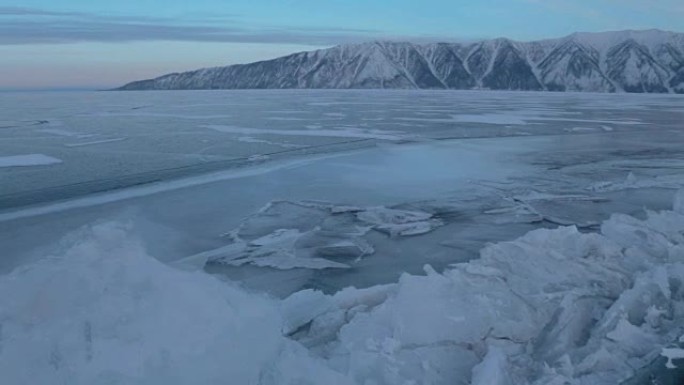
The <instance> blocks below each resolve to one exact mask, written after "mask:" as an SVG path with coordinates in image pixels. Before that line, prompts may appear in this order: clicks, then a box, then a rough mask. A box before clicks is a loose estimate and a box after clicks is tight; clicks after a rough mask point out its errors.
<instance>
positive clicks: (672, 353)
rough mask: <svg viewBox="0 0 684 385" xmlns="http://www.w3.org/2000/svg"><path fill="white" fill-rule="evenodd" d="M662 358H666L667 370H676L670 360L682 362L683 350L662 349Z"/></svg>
mask: <svg viewBox="0 0 684 385" xmlns="http://www.w3.org/2000/svg"><path fill="white" fill-rule="evenodd" d="M661 355H662V356H663V357H666V358H667V364H665V365H666V366H667V368H668V369H677V367H676V366H675V364H674V363H672V360H682V359H684V349H680V348H663V351H662V353H661Z"/></svg>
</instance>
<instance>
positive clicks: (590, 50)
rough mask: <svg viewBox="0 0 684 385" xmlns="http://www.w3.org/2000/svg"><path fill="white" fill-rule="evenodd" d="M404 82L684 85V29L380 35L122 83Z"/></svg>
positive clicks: (554, 87) (439, 85) (176, 86)
mask: <svg viewBox="0 0 684 385" xmlns="http://www.w3.org/2000/svg"><path fill="white" fill-rule="evenodd" d="M259 88H404V89H414V88H420V89H494V90H530V91H542V90H546V91H589V92H654V93H667V92H677V93H684V34H680V33H674V32H664V31H658V30H647V31H621V32H604V33H575V34H572V35H570V36H567V37H564V38H561V39H552V40H543V41H537V42H527V43H521V42H515V41H512V40H509V39H494V40H486V41H481V42H477V43H471V44H455V43H436V44H425V45H419V44H412V43H393V42H374V43H363V44H350V45H342V46H337V47H333V48H329V49H324V50H318V51H311V52H301V53H296V54H292V55H289V56H285V57H281V58H277V59H273V60H267V61H261V62H256V63H251V64H241V65H232V66H227V67H216V68H207V69H201V70H197V71H190V72H184V73H174V74H169V75H164V76H162V77H159V78H156V79H149V80H142V81H136V82H132V83H129V84H126V85H125V86H123V87H121V88H119V90H185V89H259Z"/></svg>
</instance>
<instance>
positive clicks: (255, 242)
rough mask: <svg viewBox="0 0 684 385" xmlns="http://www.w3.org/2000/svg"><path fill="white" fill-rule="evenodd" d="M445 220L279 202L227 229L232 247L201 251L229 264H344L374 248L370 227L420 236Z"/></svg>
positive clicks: (394, 234) (395, 211)
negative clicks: (370, 240) (369, 239)
mask: <svg viewBox="0 0 684 385" xmlns="http://www.w3.org/2000/svg"><path fill="white" fill-rule="evenodd" d="M443 224H444V223H443V222H442V221H441V220H439V219H435V218H434V217H433V214H430V213H427V212H423V211H417V210H400V209H393V208H387V207H382V206H380V207H367V208H363V207H356V206H347V205H335V204H331V203H326V202H311V201H305V202H290V201H275V202H270V203H269V204H267V205H266V206H265V207H263V208H262V209H261V210H259V211H258V212H257V213H255V214H254V215H251V216H250V217H249V218H247V219H246V220H244V221H243V222H242V223H241V224H240V226H238V228H236V229H234V230H232V231H230V232H229V233H227V235H229V236H230V238H232V242H233V243H232V245H231V246H230V247H222V248H219V249H217V250H215V251H207V252H204V253H202V254H200V256H205V257H206V261H207V263H213V264H223V265H228V266H243V265H247V264H250V265H254V266H262V267H271V268H276V269H281V270H285V269H295V268H304V269H344V268H349V267H350V266H351V265H350V264H352V263H354V262H357V261H359V260H360V259H361V258H363V257H364V256H367V255H371V254H373V253H374V252H375V249H374V247H373V245H372V244H371V243H370V242H369V241H368V240H367V239H366V238H364V237H365V236H366V235H367V234H368V232H369V231H371V230H376V231H378V232H381V233H385V234H387V235H389V236H390V237H402V236H417V235H422V234H426V233H428V232H430V231H432V230H434V229H435V228H437V227H439V226H442V225H443ZM195 260H196V258H195Z"/></svg>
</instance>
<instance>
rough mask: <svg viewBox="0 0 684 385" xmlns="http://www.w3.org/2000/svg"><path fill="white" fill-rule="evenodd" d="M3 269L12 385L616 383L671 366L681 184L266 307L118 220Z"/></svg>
mask: <svg viewBox="0 0 684 385" xmlns="http://www.w3.org/2000/svg"><path fill="white" fill-rule="evenodd" d="M74 239H75V240H73V241H72V246H71V247H69V248H68V251H66V252H65V253H64V255H63V256H61V257H52V258H49V259H46V260H44V261H42V262H40V263H37V264H34V265H31V266H26V267H23V268H21V269H18V270H17V271H15V272H13V273H12V274H10V275H7V276H5V277H2V278H0V296H1V298H3V302H2V306H1V307H0V326H1V328H0V373H2V374H3V379H4V380H3V381H6V383H9V384H54V383H70V384H174V383H179V384H180V383H202V384H220V383H236V384H237V383H240V384H276V383H277V384H288V383H289V384H301V383H316V384H323V383H324V384H336V383H340V384H342V383H345V384H346V383H349V384H467V383H472V384H478V385H480V384H488V385H493V384H540V385H541V384H617V383H629V381H634V380H635V379H636V378H638V376H640V375H643V373H644V372H645V371H651V372H654V371H655V372H654V373H656V375H658V373H661V372H662V373H664V372H666V371H667V370H670V369H667V367H666V365H667V366H668V367H674V366H677V365H678V364H681V362H678V360H679V359H680V358H681V357H682V350H680V349H679V344H680V342H678V341H679V337H680V336H681V335H682V334H684V191H681V192H679V193H678V194H677V197H676V199H675V205H674V210H673V211H664V212H647V213H646V215H645V217H644V219H637V218H634V217H630V216H626V215H614V216H613V217H611V218H610V219H609V220H608V221H606V222H605V223H603V225H602V227H601V231H600V233H582V232H579V231H578V230H577V229H576V228H574V227H561V228H558V229H555V230H536V231H533V232H531V233H529V234H527V235H525V236H523V237H521V238H519V239H517V240H514V241H511V242H503V243H499V244H492V245H489V246H487V247H486V248H485V249H483V250H482V252H481V258H480V259H478V260H475V261H471V262H469V263H464V264H457V265H454V266H453V267H452V268H450V269H448V270H447V271H445V272H443V273H441V274H440V273H438V272H435V271H434V270H433V269H432V268H430V267H429V266H426V268H425V271H426V275H425V276H412V275H404V276H402V277H401V279H400V280H399V282H397V283H396V284H391V285H383V286H377V287H372V288H369V289H362V290H359V289H355V288H348V289H345V290H342V291H340V292H338V293H336V294H334V295H325V294H323V293H320V292H316V291H312V290H305V291H301V292H298V293H295V294H293V295H292V296H290V297H288V298H286V299H285V300H282V301H278V300H275V299H271V298H267V297H265V296H262V295H259V294H255V293H248V292H246V291H245V290H243V289H241V288H239V287H238V286H236V285H235V284H233V283H230V282H222V281H219V280H217V279H215V278H213V277H211V276H208V275H206V274H205V273H202V272H186V271H179V270H175V269H174V268H171V267H168V266H165V265H163V264H161V263H159V262H157V261H156V260H154V259H153V258H150V257H149V256H147V255H146V253H145V252H144V249H143V248H142V247H141V245H139V244H138V243H136V242H135V241H134V240H132V239H131V237H130V236H129V235H128V233H127V232H126V229H125V227H122V226H118V225H112V224H107V225H99V226H95V227H93V228H91V229H88V230H86V231H84V233H83V234H79V235H78V236H75V237H74Z"/></svg>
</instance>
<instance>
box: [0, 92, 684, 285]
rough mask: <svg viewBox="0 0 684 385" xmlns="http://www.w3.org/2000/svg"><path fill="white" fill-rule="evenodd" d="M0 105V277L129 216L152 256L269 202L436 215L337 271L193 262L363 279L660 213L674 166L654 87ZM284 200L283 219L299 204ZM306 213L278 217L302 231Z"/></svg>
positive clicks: (295, 276) (234, 269) (211, 242)
mask: <svg viewBox="0 0 684 385" xmlns="http://www.w3.org/2000/svg"><path fill="white" fill-rule="evenodd" d="M0 101H2V103H0V106H2V117H3V121H2V128H1V129H0V208H1V209H3V212H2V213H0V220H2V222H0V228H1V229H2V230H3V231H2V232H0V237H2V238H1V239H0V240H1V241H2V243H3V245H4V249H5V250H6V251H8V253H7V254H6V255H8V256H5V257H4V258H3V260H2V261H1V262H0V268H2V269H3V270H4V271H7V270H8V269H11V268H13V267H15V266H17V265H18V264H20V263H21V261H28V260H33V259H35V258H40V256H41V255H44V254H45V248H48V249H49V248H50V247H54V244H56V242H57V241H58V240H59V239H61V238H62V237H63V236H64V235H65V234H67V233H69V232H70V231H73V230H75V229H77V228H79V227H81V226H83V225H86V224H88V223H93V222H95V221H103V220H114V219H115V220H121V221H131V222H132V223H134V224H135V225H136V226H138V227H139V229H138V233H139V234H140V236H141V237H143V238H144V241H145V243H146V245H147V247H149V249H150V250H151V251H152V254H153V255H155V256H157V258H159V259H161V260H164V261H174V260H178V259H181V258H184V257H187V256H190V255H195V254H198V253H201V252H203V251H210V250H213V249H215V248H220V247H223V246H225V245H226V243H230V241H229V240H227V239H226V238H225V237H223V238H222V237H221V235H222V234H225V233H227V232H230V231H232V230H235V229H237V228H238V227H239V226H240V225H241V224H243V222H244V221H245V219H246V218H249V217H250V216H254V215H255V214H256V213H257V212H258V211H259V210H260V209H261V208H263V207H264V206H265V205H267V204H268V203H269V202H273V201H287V202H290V203H294V204H297V203H300V202H305V201H324V202H328V203H330V204H333V205H347V206H358V207H362V208H372V207H378V206H385V207H394V208H403V209H406V210H409V211H411V210H413V211H417V212H425V213H428V214H430V215H433V216H434V217H435V219H438V220H439V221H441V224H440V225H439V226H435V228H434V229H431V231H430V232H426V233H425V234H421V235H420V236H413V237H401V236H399V237H387V234H382V233H381V232H377V231H374V232H370V233H367V234H364V235H363V237H362V239H364V242H369V243H370V244H372V245H373V247H372V248H373V253H372V255H365V254H363V253H361V252H360V251H359V250H356V251H349V250H347V251H349V252H351V255H352V256H355V257H354V258H356V259H355V260H354V258H352V259H353V260H352V261H351V262H350V261H349V260H347V261H340V260H338V261H337V262H338V263H342V264H344V265H345V267H346V268H345V269H323V270H320V269H314V270H311V269H304V268H302V269H300V268H297V267H301V266H298V265H297V264H296V263H295V265H294V266H291V267H293V268H288V269H278V268H276V269H273V267H277V266H275V265H277V264H278V263H266V262H261V263H256V262H255V261H251V263H248V262H245V263H243V264H241V265H240V266H232V265H229V266H225V265H224V264H218V265H217V264H211V263H210V264H209V269H210V270H211V271H215V272H222V273H225V274H227V275H228V276H230V277H232V278H236V279H239V280H241V281H244V282H251V283H252V284H254V285H255V286H256V287H258V288H259V289H264V290H269V291H272V292H275V293H281V294H287V293H289V292H291V291H293V290H296V289H298V288H300V287H318V288H323V289H330V290H336V289H339V288H342V287H345V286H348V285H357V286H364V287H365V286H370V285H373V284H377V283H387V282H393V281H395V280H396V279H397V277H398V276H399V274H401V273H402V272H405V271H406V272H411V273H416V272H419V271H421V269H422V266H423V265H424V264H426V263H430V264H432V265H435V266H436V267H437V268H440V269H441V268H443V267H446V266H447V265H449V264H450V263H454V262H458V261H463V260H468V259H470V258H473V257H476V256H477V253H478V250H479V249H480V248H481V247H482V246H483V245H484V244H485V243H486V242H493V241H499V240H507V239H512V238H515V237H517V236H519V235H522V234H524V233H525V232H527V231H529V230H530V229H533V228H537V227H540V226H541V227H546V226H557V225H559V224H579V225H581V226H591V225H592V224H597V223H599V222H600V221H601V220H603V219H605V218H607V216H608V215H610V214H611V213H613V212H618V211H619V212H626V213H633V212H636V211H638V210H640V209H641V208H642V207H644V206H646V207H651V208H661V207H665V206H667V205H669V202H670V195H671V191H672V190H671V189H672V188H674V187H676V185H677V184H678V183H679V179H678V177H679V176H680V175H681V173H682V167H684V162H683V161H682V159H684V150H682V147H681V145H680V144H681V143H682V142H683V141H682V136H683V135H684V130H682V122H684V112H683V110H684V109H683V107H684V99H682V98H681V97H679V96H670V95H586V94H536V93H489V92H428V91H418V92H416V91H410V92H406V91H313V92H312V91H268V92H263V91H262V92H260V91H233V92H178V93H175V92H162V93H156V92H144V93H109V92H100V93H19V94H2V95H0ZM3 159H4V163H3ZM12 162H15V163H16V162H20V164H15V163H12ZM630 175H631V176H630ZM283 209H284V208H283ZM64 210H67V212H65V211H64ZM287 210H290V212H288V213H286V214H282V215H283V216H284V217H285V218H289V216H292V217H298V216H301V215H305V214H306V213H305V212H298V210H299V209H297V208H296V207H295V206H293V207H289V208H287ZM302 210H303V209H302ZM304 211H306V210H304ZM309 211H311V209H309ZM308 214H309V215H313V214H312V213H311V212H309V213H308ZM318 214H320V213H318ZM318 214H316V215H313V217H312V218H311V219H310V220H309V222H308V223H299V224H297V225H292V226H294V227H295V228H298V229H299V230H300V231H302V232H303V233H306V232H307V231H311V230H312V229H313V228H314V227H316V226H319V225H320V223H318V222H317V221H321V220H323V219H321V218H320V215H318ZM333 217H334V216H331V218H333ZM289 220H290V219H287V220H285V222H287V221H289ZM330 220H332V219H330ZM303 222H307V221H306V220H303ZM354 225H355V226H356V225H361V224H359V223H355V224H354ZM371 225H373V224H371ZM375 225H377V224H375ZM273 226H276V227H278V226H281V227H282V228H287V226H288V223H277V221H276V224H274V225H273ZM297 226H299V227H297ZM266 228H269V227H268V226H266ZM271 230H277V228H274V229H271ZM264 231H265V230H264ZM257 233H258V232H257ZM259 235H262V236H263V235H267V234H265V233H264V234H261V233H259ZM335 237H338V238H339V235H336V236H335ZM333 238H334V237H333ZM343 238H344V237H343ZM335 239H337V238H335ZM345 239H346V238H345ZM337 240H338V241H340V242H341V241H343V240H341V239H337ZM302 242H303V241H302ZM364 244H365V243H364ZM295 248H297V247H295ZM352 249H353V247H352ZM357 249H358V247H357ZM359 253H360V254H359ZM357 254H359V255H357ZM361 254H363V258H361V256H362V255H361ZM307 255H308V254H307ZM308 257H311V255H308ZM348 258H351V257H348ZM262 265H268V266H262ZM281 267H282V266H281ZM279 282H280V283H282V285H280V284H278V283H279Z"/></svg>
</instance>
